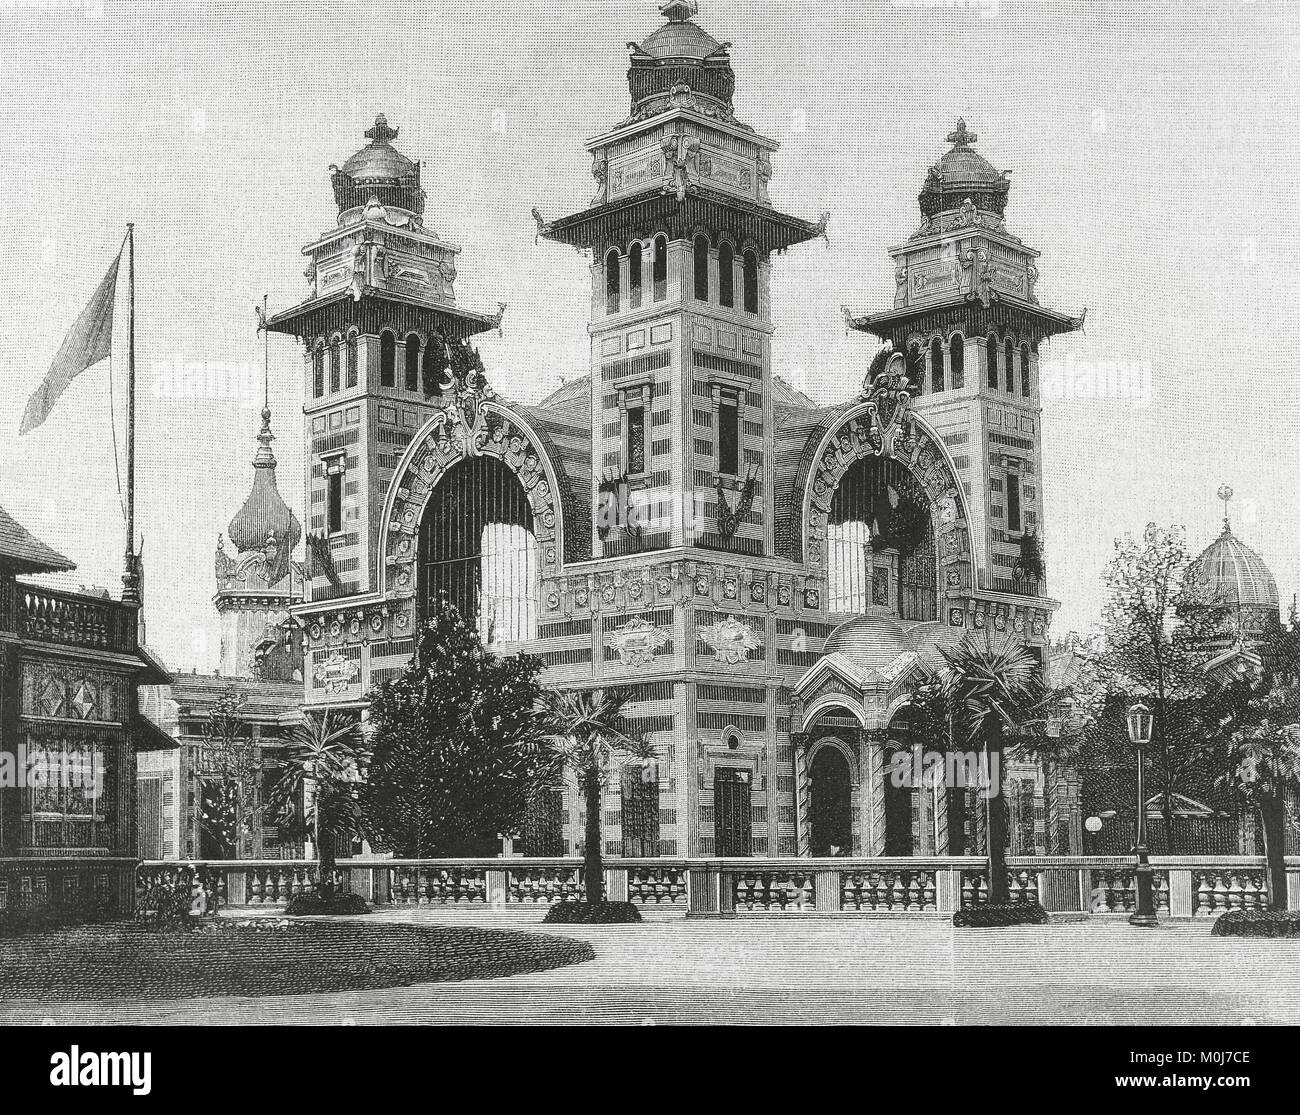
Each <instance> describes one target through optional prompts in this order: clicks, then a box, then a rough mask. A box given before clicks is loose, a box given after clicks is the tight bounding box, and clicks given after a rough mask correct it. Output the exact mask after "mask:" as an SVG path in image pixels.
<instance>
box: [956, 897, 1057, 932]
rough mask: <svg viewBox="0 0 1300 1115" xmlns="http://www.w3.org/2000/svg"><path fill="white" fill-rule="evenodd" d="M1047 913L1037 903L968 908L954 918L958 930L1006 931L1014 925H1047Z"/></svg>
mask: <svg viewBox="0 0 1300 1115" xmlns="http://www.w3.org/2000/svg"><path fill="white" fill-rule="evenodd" d="M1047 922H1048V917H1047V911H1046V910H1044V909H1043V908H1042V906H1040V905H1039V904H1038V903H1037V902H1007V903H1005V904H1003V903H999V904H998V905H996V906H993V905H987V904H986V905H983V906H968V907H967V908H966V909H964V910H958V911H957V912H956V913H955V914H953V916H952V924H953V926H954V927H955V928H957V929H1005V928H1007V927H1008V926H1012V925H1046V924H1047Z"/></svg>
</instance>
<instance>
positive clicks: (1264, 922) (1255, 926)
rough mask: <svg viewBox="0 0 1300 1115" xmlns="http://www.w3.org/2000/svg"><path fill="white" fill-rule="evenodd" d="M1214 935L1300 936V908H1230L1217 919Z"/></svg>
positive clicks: (1212, 932)
mask: <svg viewBox="0 0 1300 1115" xmlns="http://www.w3.org/2000/svg"><path fill="white" fill-rule="evenodd" d="M1210 934H1211V935H1212V936H1214V937H1300V910H1229V911H1228V912H1227V913H1226V914H1224V915H1222V916H1221V917H1219V918H1216V919H1215V922H1214V928H1213V929H1211V930H1210Z"/></svg>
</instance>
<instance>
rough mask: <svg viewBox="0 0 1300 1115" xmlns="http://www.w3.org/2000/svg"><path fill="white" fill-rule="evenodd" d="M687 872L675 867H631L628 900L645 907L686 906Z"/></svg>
mask: <svg viewBox="0 0 1300 1115" xmlns="http://www.w3.org/2000/svg"><path fill="white" fill-rule="evenodd" d="M686 876H687V870H686V868H684V867H681V866H673V867H629V868H628V869H627V899H628V901H629V902H636V903H639V904H641V905H643V906H647V905H650V904H652V903H653V904H654V905H656V906H683V907H684V906H685V905H686Z"/></svg>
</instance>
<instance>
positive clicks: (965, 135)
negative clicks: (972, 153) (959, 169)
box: [948, 116, 979, 147]
mask: <svg viewBox="0 0 1300 1115" xmlns="http://www.w3.org/2000/svg"><path fill="white" fill-rule="evenodd" d="M978 139H979V136H977V135H976V134H975V133H974V132H968V131H967V130H966V121H965V120H963V119H962V118H961V117H960V116H959V117H957V130H956V131H955V132H951V133H950V134H949V136H948V142H949V143H952V144H955V145H956V146H958V147H969V146H970V145H971V144H972V143H974V142H976V141H977V140H978Z"/></svg>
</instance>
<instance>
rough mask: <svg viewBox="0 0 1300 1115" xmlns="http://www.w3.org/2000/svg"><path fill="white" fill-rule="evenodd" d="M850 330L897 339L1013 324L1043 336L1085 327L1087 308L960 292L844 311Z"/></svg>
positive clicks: (976, 333) (971, 333)
mask: <svg viewBox="0 0 1300 1115" xmlns="http://www.w3.org/2000/svg"><path fill="white" fill-rule="evenodd" d="M844 317H845V322H846V323H847V325H848V327H849V328H850V329H856V330H857V331H858V332H860V333H870V334H872V335H873V336H876V337H880V338H881V339H882V340H886V341H889V340H895V339H897V337H898V336H899V334H900V333H905V332H913V331H914V332H920V333H926V332H929V331H930V330H931V329H940V328H943V329H949V328H959V329H961V330H962V331H963V332H964V333H965V334H966V336H968V337H979V336H983V335H984V334H985V333H987V332H988V331H989V330H990V329H992V328H997V329H998V330H999V331H1002V330H1005V329H1006V328H1008V327H1010V328H1011V329H1013V330H1015V331H1016V332H1017V333H1022V334H1035V335H1036V336H1038V337H1040V338H1046V337H1054V336H1056V335H1057V334H1058V333H1073V332H1074V331H1075V330H1076V329H1079V328H1082V326H1083V322H1084V318H1085V317H1087V311H1086V310H1085V311H1084V312H1083V314H1081V315H1080V316H1078V317H1073V316H1071V315H1070V314H1063V313H1060V312H1058V311H1056V310H1049V309H1047V308H1046V307H1045V306H1040V305H1039V304H1038V303H1037V302H1028V301H1026V300H1025V299H1023V298H1016V297H1015V296H1013V295H1009V294H1005V293H1001V292H994V294H993V296H992V297H991V298H990V300H989V303H988V304H987V305H985V304H984V302H983V301H981V300H980V298H979V297H977V296H975V295H961V296H959V297H956V298H947V299H944V300H943V301H939V302H927V303H925V304H924V305H920V306H900V307H898V308H897V309H893V310H882V311H881V312H880V313H875V314H861V315H857V314H853V313H851V312H850V311H848V310H845V312H844Z"/></svg>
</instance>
